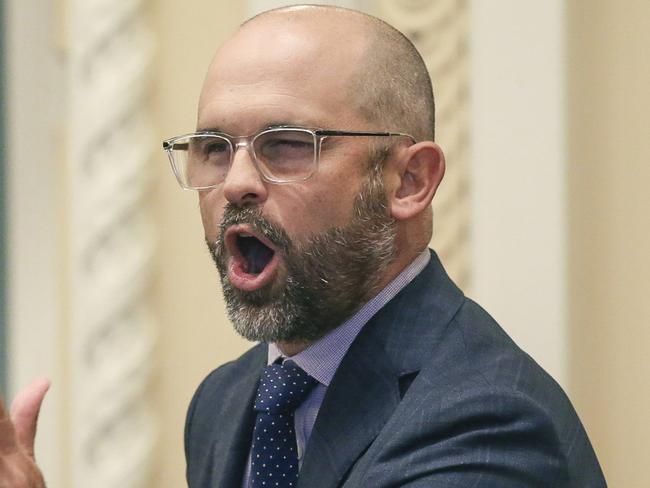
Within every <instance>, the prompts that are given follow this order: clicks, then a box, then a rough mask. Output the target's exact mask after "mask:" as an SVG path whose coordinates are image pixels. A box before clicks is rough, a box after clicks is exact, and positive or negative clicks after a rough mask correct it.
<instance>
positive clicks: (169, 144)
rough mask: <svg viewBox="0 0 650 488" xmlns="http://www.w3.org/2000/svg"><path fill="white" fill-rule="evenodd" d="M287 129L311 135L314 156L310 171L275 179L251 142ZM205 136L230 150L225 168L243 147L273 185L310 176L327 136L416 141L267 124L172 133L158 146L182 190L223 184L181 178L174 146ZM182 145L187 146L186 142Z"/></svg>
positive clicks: (387, 134) (399, 134)
mask: <svg viewBox="0 0 650 488" xmlns="http://www.w3.org/2000/svg"><path fill="white" fill-rule="evenodd" d="M288 130H289V131H297V132H300V133H303V134H309V135H310V136H311V138H312V140H313V143H314V151H313V152H314V158H313V161H312V162H311V170H310V171H309V172H308V173H306V174H305V175H300V176H298V177H295V178H293V177H284V178H278V177H276V176H274V175H273V174H272V170H270V169H269V168H268V167H267V165H264V164H262V163H260V158H258V155H257V154H256V151H255V142H256V141H257V140H258V139H259V138H260V137H265V136H269V135H272V134H273V133H275V132H281V131H288ZM205 136H215V137H216V138H219V139H220V140H222V141H227V143H228V144H229V149H230V161H229V163H228V169H230V166H231V165H232V161H233V159H234V157H235V153H236V151H237V149H239V148H247V149H248V150H249V153H250V154H251V156H252V160H253V163H254V165H255V169H256V170H257V172H258V174H259V175H260V176H261V177H262V179H263V180H264V181H267V182H269V183H273V184H277V185H282V184H287V183H293V182H298V181H305V180H307V179H309V178H310V177H311V176H313V175H314V174H315V173H316V171H317V170H318V165H319V162H320V154H321V146H322V143H323V141H324V140H325V139H326V138H328V137H405V138H408V139H410V140H411V142H412V143H413V144H415V143H416V142H417V141H416V139H415V138H414V137H413V136H411V135H409V134H405V133H402V132H374V131H342V130H326V129H315V128H307V127H294V126H275V127H268V128H265V129H262V130H260V131H258V132H255V133H254V134H250V135H247V136H239V137H236V136H232V135H230V134H226V133H224V132H211V131H203V132H194V133H190V134H184V135H181V136H176V137H172V138H170V139H166V140H165V141H163V143H162V147H163V150H164V151H165V152H166V153H167V157H168V158H169V162H170V163H171V167H172V171H173V172H174V175H175V176H176V180H177V181H178V183H179V184H180V186H181V187H182V188H183V189H185V190H211V189H213V188H216V187H218V186H219V185H221V184H222V183H223V180H221V181H219V182H218V183H215V184H211V185H204V186H194V185H189V184H188V183H187V182H186V181H184V178H183V170H182V168H181V167H180V164H181V163H180V162H178V161H176V160H175V158H174V148H175V145H178V144H179V143H180V141H187V140H189V139H192V138H200V137H205ZM183 144H184V145H187V142H186V143H183ZM224 179H225V177H224Z"/></svg>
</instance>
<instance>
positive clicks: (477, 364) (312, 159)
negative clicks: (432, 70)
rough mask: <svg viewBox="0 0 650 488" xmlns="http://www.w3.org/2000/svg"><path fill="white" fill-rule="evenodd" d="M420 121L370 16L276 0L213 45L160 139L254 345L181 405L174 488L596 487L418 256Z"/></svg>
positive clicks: (478, 316)
mask: <svg viewBox="0 0 650 488" xmlns="http://www.w3.org/2000/svg"><path fill="white" fill-rule="evenodd" d="M433 127H434V106H433V95H432V93H431V83H430V80H429V77H428V75H427V72H426V69H425V67H424V64H423V62H422V60H421V58H420V56H419V54H418V53H417V51H416V50H415V49H414V48H413V46H412V45H411V44H410V42H408V40H406V38H404V36H403V35H401V34H400V33H399V32H397V31H396V30H395V29H393V28H392V27H390V26H388V25H386V24H385V23H383V22H381V21H379V20H377V19H375V18H372V17H369V16H366V15H363V14H360V13H357V12H353V11H350V10H345V9H339V8H332V7H328V8H326V7H314V6H309V7H293V8H284V9H279V10H275V11H271V12H267V13H265V14H262V15H260V16H258V17H256V18H254V19H252V20H250V21H248V22H247V23H245V24H244V25H243V26H242V27H241V28H240V29H239V30H238V31H237V32H236V33H235V34H234V35H233V36H232V37H231V38H230V39H229V40H228V41H227V42H226V43H225V44H224V45H223V46H222V47H221V49H220V50H219V51H218V52H217V54H216V56H215V58H214V60H213V62H212V64H211V66H210V68H209V71H208V74H207V77H206V80H205V83H204V87H203V91H202V94H201V98H200V101H199V111H198V123H197V132H196V133H194V134H189V135H185V136H180V137H176V138H172V139H169V140H168V141H165V143H164V147H165V149H166V150H167V152H168V154H169V156H170V158H171V161H172V163H173V165H174V171H175V173H176V176H177V178H178V179H179V182H180V183H181V184H182V185H183V186H184V187H186V188H193V189H196V190H198V196H199V202H200V208H201V216H202V220H203V225H204V228H205V237H206V242H207V244H208V246H209V249H210V251H211V253H212V256H213V257H214V260H215V263H216V265H217V268H218V270H219V273H220V276H221V280H222V284H223V289H224V296H225V299H226V303H227V308H228V312H229V315H230V318H231V320H232V322H233V324H234V326H235V328H236V330H237V331H238V332H239V333H240V334H242V335H243V336H244V337H246V338H248V339H250V340H254V341H259V342H260V344H258V345H257V346H255V347H253V348H252V349H251V350H250V351H248V352H247V353H246V354H244V355H243V356H242V357H240V358H239V359H237V360H236V361H234V362H231V363H228V364H226V365H224V366H222V367H220V368H218V369H217V370H215V371H214V372H212V373H211V374H210V375H209V376H208V377H207V378H206V379H205V380H204V381H203V383H202V384H201V386H200V387H199V389H198V390H197V392H196V394H195V396H194V398H193V400H192V403H191V405H190V407H189V411H188V415H187V423H186V433H185V449H186V456H187V479H188V484H189V486H190V487H191V488H207V487H239V486H244V487H248V486H251V487H255V488H258V487H260V488H261V487H267V486H268V487H271V486H282V487H289V486H299V487H305V488H319V487H322V488H325V487H338V486H345V487H348V488H350V487H373V488H374V487H397V486H410V487H449V486H459V487H469V486H478V487H495V488H496V487H498V488H507V487H513V488H514V487H517V488H519V487H540V486H547V487H553V488H559V487H602V486H605V481H604V479H603V476H602V473H601V471H600V468H599V466H598V462H597V460H596V457H595V455H594V453H593V450H592V448H591V445H590V443H589V440H588V438H587V436H586V433H585V432H584V429H583V427H582V425H581V423H580V421H579V419H578V418H577V416H576V414H575V412H574V410H573V408H572V407H571V404H570V402H569V401H568V399H567V398H566V396H565V395H564V393H563V392H562V391H561V389H560V388H559V386H557V384H556V383H555V382H554V381H553V380H552V379H551V378H550V377H549V376H548V375H546V374H545V373H544V372H543V371H542V370H541V369H540V368H539V366H537V365H536V364H535V363H534V362H533V361H532V359H530V358H529V357H528V356H527V355H526V354H525V353H523V352H522V351H521V350H520V349H518V348H517V346H516V345H515V344H513V343H512V341H511V340H510V339H509V338H508V337H507V335H506V334H505V333H504V332H503V331H502V330H501V328H500V327H499V326H498V325H497V324H496V323H494V321H493V320H492V319H491V318H490V317H489V315H487V313H486V312H484V311H483V310H482V309H481V308H480V307H479V306H477V305H476V304H475V303H473V302H472V301H470V300H468V299H467V298H465V297H464V296H463V295H462V293H461V292H460V290H458V288H456V286H455V285H454V284H453V283H452V282H451V281H450V280H449V278H448V277H447V276H446V274H445V272H444V270H443V268H442V266H441V264H440V262H439V260H438V259H437V257H436V255H435V253H433V252H432V251H429V250H428V249H427V245H428V242H429V241H430V238H431V233H432V224H431V222H432V212H431V206H430V204H431V201H432V199H433V197H434V194H435V192H436V189H437V187H438V185H439V184H440V181H441V180H442V177H443V175H444V168H445V163H444V156H443V153H442V150H441V149H440V147H439V146H438V145H437V144H436V143H434V142H433V138H434V134H433ZM35 388H36V390H37V391H36V392H35V393H32V394H31V396H30V395H29V394H28V395H27V396H26V398H27V399H28V400H27V401H26V403H27V404H28V405H29V408H23V409H22V410H23V412H24V411H25V410H30V411H29V412H28V413H29V415H27V418H28V420H27V421H24V422H16V428H17V429H18V430H20V429H24V426H25V425H27V426H33V418H34V417H35V413H36V412H37V411H38V403H39V402H40V399H41V398H42V395H43V394H44V389H45V388H46V385H41V386H40V387H38V385H37V386H36V387H35ZM17 411H18V412H20V411H21V409H20V408H18V410H17ZM7 422H8V421H5V423H6V425H8V430H11V423H7ZM13 437H14V438H15V437H16V436H13ZM25 437H26V439H27V443H28V444H29V442H30V441H31V442H33V432H31V431H30V432H29V433H28V434H27V435H26V436H25ZM16 443H17V442H14V444H12V446H13V445H15V444H16ZM14 450H15V449H14ZM28 454H29V453H28ZM21 459H23V460H24V459H26V461H24V465H25V466H27V468H25V469H31V465H30V464H29V462H28V461H29V456H23V458H21ZM34 486H40V485H38V484H35V485H34Z"/></svg>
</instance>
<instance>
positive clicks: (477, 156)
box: [469, 0, 568, 385]
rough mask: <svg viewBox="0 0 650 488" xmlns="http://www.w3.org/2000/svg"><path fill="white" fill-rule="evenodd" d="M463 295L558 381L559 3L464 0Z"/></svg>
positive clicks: (561, 343)
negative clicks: (466, 239) (467, 286)
mask: <svg viewBox="0 0 650 488" xmlns="http://www.w3.org/2000/svg"><path fill="white" fill-rule="evenodd" d="M469 5H470V7H469V11H470V28H469V32H470V36H471V37H470V53H471V56H470V59H471V67H470V76H469V78H470V94H471V101H472V102H471V147H472V157H471V169H470V174H471V189H472V190H471V191H472V226H471V242H472V259H471V261H472V283H473V295H474V296H475V297H476V298H477V300H478V301H479V303H481V304H482V305H484V306H485V308H487V309H488V310H489V311H490V312H491V313H492V314H493V315H494V316H495V318H496V319H497V320H498V321H499V322H500V323H501V324H502V325H503V327H504V328H505V329H506V330H507V331H508V332H509V333H510V334H511V335H512V337H513V338H514V339H515V340H516V341H517V342H518V343H519V344H520V345H521V346H522V347H523V348H524V349H526V350H527V351H528V352H529V353H530V354H531V355H532V356H533V357H534V358H535V359H536V360H537V361H538V362H539V363H541V364H542V366H544V367H545V368H546V369H547V370H548V371H549V372H550V373H551V374H552V375H553V376H554V377H555V378H556V379H557V380H559V382H560V383H563V384H565V385H566V380H567V371H566V367H567V360H566V349H567V345H566V340H567V333H566V328H567V326H568V325H567V312H566V308H567V306H566V288H567V285H566V263H565V260H566V195H565V187H566V186H565V171H566V162H567V161H566V159H567V155H566V147H565V140H564V137H565V125H566V122H565V86H564V84H565V71H566V69H565V46H564V16H565V12H564V2H563V1H562V0H545V1H543V2H539V1H530V0H529V1H521V0H494V1H489V2H486V1H483V0H473V1H470V2H469Z"/></svg>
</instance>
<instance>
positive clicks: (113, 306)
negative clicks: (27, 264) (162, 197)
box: [66, 0, 158, 488]
mask: <svg viewBox="0 0 650 488" xmlns="http://www.w3.org/2000/svg"><path fill="white" fill-rule="evenodd" d="M145 18H146V15H145V12H144V6H143V1H141V0H122V1H119V2H116V1H114V0H70V1H69V2H67V9H66V20H67V26H68V29H67V31H66V34H67V36H66V52H67V56H68V66H67V68H68V69H67V95H68V107H69V119H68V126H67V137H66V141H67V146H68V152H67V157H66V162H67V174H68V178H67V189H66V190H67V191H66V195H67V210H68V219H69V226H68V232H67V239H68V242H67V244H68V247H67V249H68V272H69V279H70V283H69V284H70V288H69V303H70V316H69V321H70V330H71V334H70V339H71V342H70V348H71V352H70V355H69V358H70V359H69V363H68V364H69V370H70V374H71V398H70V400H71V401H70V403H71V406H70V418H69V425H70V427H71V429H72V430H71V432H72V448H73V449H72V466H73V471H72V486H74V487H76V488H86V487H93V488H115V487H120V488H137V487H144V486H147V485H148V481H149V476H150V473H151V469H152V466H151V463H152V460H153V451H154V442H155V415H154V410H153V409H152V408H151V406H150V405H149V403H148V399H147V390H148V382H149V377H150V374H151V371H152V367H153V353H152V352H153V345H154V336H155V323H154V320H153V318H152V316H151V311H150V309H149V307H148V303H147V302H148V287H149V279H150V276H149V275H150V268H151V259H152V255H153V244H154V235H153V229H152V225H151V220H150V217H149V214H148V210H147V206H148V197H149V195H150V194H151V188H150V187H149V186H150V181H149V178H150V174H151V173H150V169H149V163H150V158H151V153H152V151H153V150H154V149H156V148H157V147H158V144H157V143H156V141H154V139H153V136H152V129H151V124H150V121H149V118H148V110H147V105H148V98H147V97H148V93H149V90H150V86H149V85H150V84H149V77H150V76H151V72H152V65H151V63H152V59H153V37H152V34H151V32H150V30H149V28H148V26H147V24H146V21H145Z"/></svg>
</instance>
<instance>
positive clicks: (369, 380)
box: [298, 335, 400, 488]
mask: <svg viewBox="0 0 650 488" xmlns="http://www.w3.org/2000/svg"><path fill="white" fill-rule="evenodd" d="M378 358H379V359H378ZM382 359H385V353H384V352H383V348H382V347H381V344H380V343H378V342H377V341H375V340H374V337H373V336H372V335H369V336H365V337H360V338H359V340H357V341H355V343H354V344H353V345H352V346H351V348H350V351H349V352H348V354H347V355H346V357H345V358H344V359H343V361H342V363H341V365H340V366H339V369H338V370H337V372H336V374H335V376H334V378H333V379H332V382H331V384H330V386H329V388H328V390H327V394H326V395H325V399H324V400H323V405H322V406H321V409H320V411H319V413H318V417H317V419H316V423H315V425H314V429H313V431H312V434H311V437H310V438H309V443H308V445H307V450H306V452H305V458H304V460H303V464H302V468H301V471H300V477H299V480H298V488H325V487H332V486H337V485H338V484H339V482H340V481H341V479H343V477H344V476H345V473H346V472H347V471H348V470H349V468H350V467H351V466H352V464H353V463H354V461H355V460H356V459H357V458H358V457H359V456H360V455H361V454H362V453H363V451H364V450H365V449H366V448H367V447H368V445H370V443H371V442H372V440H373V439H374V438H375V437H376V436H377V434H378V433H379V431H380V430H381V428H382V427H383V426H384V424H385V423H386V421H387V420H388V418H389V417H390V416H391V414H392V413H393V410H395V407H396V406H397V404H398V403H399V400H400V397H399V384H398V381H397V380H398V376H397V374H396V373H395V371H394V370H393V368H392V366H391V364H390V362H389V361H387V360H382Z"/></svg>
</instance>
